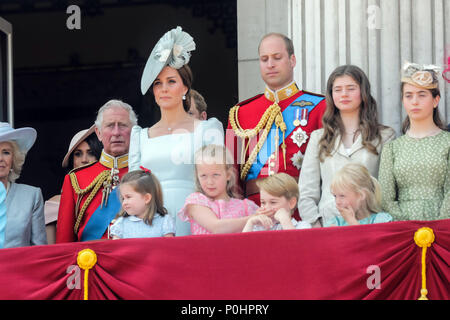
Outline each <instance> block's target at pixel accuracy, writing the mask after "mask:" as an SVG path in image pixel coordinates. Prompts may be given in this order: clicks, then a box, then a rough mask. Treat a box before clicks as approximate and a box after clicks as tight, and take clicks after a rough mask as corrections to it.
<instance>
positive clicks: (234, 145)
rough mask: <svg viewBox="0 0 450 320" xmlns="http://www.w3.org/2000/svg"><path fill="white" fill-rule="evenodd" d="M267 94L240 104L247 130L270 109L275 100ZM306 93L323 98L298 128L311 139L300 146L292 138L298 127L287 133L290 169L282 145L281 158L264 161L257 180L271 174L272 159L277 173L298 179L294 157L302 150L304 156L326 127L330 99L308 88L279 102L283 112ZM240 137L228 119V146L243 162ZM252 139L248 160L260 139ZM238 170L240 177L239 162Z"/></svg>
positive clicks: (241, 119)
mask: <svg viewBox="0 0 450 320" xmlns="http://www.w3.org/2000/svg"><path fill="white" fill-rule="evenodd" d="M269 93H270V92H269ZM266 94H267V90H266ZM266 94H261V95H258V96H255V97H253V98H251V99H248V100H246V101H244V102H242V103H240V104H238V105H239V106H240V107H239V110H238V116H237V118H238V121H239V125H240V126H241V127H242V128H243V129H253V128H255V127H256V126H257V124H258V122H259V121H260V119H261V117H262V115H263V114H264V112H265V111H266V109H267V108H268V107H270V106H271V105H272V104H273V103H274V102H273V97H270V95H268V97H269V98H271V99H272V100H269V99H268V98H267V96H266ZM305 94H308V95H310V96H314V97H317V98H319V100H322V101H320V102H319V103H318V104H317V105H316V106H315V107H314V108H313V109H312V110H311V112H309V113H308V116H307V119H308V120H307V121H308V122H307V124H306V125H305V126H302V125H300V126H297V127H296V129H298V128H301V129H302V130H303V131H304V132H305V133H306V135H307V137H308V139H307V140H306V142H305V143H303V144H302V145H301V146H300V147H299V146H298V145H297V144H296V143H295V142H294V141H293V140H292V139H291V136H292V135H293V134H294V132H295V131H296V129H295V130H294V131H293V132H291V133H290V134H289V135H286V136H285V144H286V169H285V168H284V159H283V151H282V148H281V147H279V148H278V157H277V159H276V161H274V160H273V159H272V160H270V159H268V161H267V162H266V163H265V164H264V167H263V168H262V169H261V171H260V172H259V174H258V176H257V179H260V178H264V177H267V176H268V172H269V169H270V166H269V162H271V161H272V162H275V166H274V168H275V173H276V172H286V173H287V174H289V175H291V176H293V177H294V178H296V179H297V180H298V177H299V174H300V170H299V169H297V167H296V166H295V165H294V164H293V162H292V160H291V158H292V157H293V156H294V154H297V153H298V152H299V151H300V152H301V153H302V154H303V155H304V154H305V151H306V147H307V145H308V141H309V136H310V135H311V132H312V131H314V130H317V129H319V128H321V127H322V116H323V114H324V112H325V109H326V101H325V99H324V96H323V95H319V94H314V93H310V92H305V91H301V90H300V91H298V92H296V93H295V91H294V94H293V95H292V96H289V97H288V98H286V99H284V100H280V101H279V102H278V105H279V106H280V108H281V111H282V112H283V111H284V110H285V109H286V108H287V107H288V106H290V105H291V104H292V103H293V102H294V101H295V100H297V99H298V98H299V99H300V102H301V96H302V95H305ZM305 97H306V96H305ZM292 112H296V108H292ZM292 116H293V117H294V118H296V115H292ZM299 118H301V115H300V116H299ZM285 121H286V119H285ZM279 139H280V140H279V141H280V142H282V134H281V132H280V134H279ZM238 140H240V138H238V137H237V136H236V134H235V133H234V132H233V129H232V126H231V124H230V121H228V128H227V133H226V145H227V147H228V149H229V150H230V151H231V153H232V154H233V158H234V161H235V164H236V163H239V161H240V159H239V158H238V157H239V153H240V152H241V147H240V146H239V144H238ZM252 140H253V141H252V142H251V143H250V147H249V150H247V152H246V158H245V159H248V156H249V154H250V152H251V150H252V149H253V148H254V146H255V145H256V141H257V138H253V139H252ZM272 166H273V165H272ZM237 170H238V172H239V176H240V166H239V165H237ZM245 185H246V183H245V181H240V186H241V187H242V189H243V190H244V192H245V191H246V190H245V189H246V187H245ZM247 197H248V198H249V199H251V200H253V201H254V202H256V203H257V204H259V203H260V201H259V193H257V194H253V195H248V196H247Z"/></svg>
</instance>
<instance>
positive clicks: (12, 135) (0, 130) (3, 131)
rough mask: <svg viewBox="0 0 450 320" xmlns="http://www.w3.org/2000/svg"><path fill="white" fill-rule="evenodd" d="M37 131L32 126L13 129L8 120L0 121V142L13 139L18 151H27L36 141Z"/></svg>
mask: <svg viewBox="0 0 450 320" xmlns="http://www.w3.org/2000/svg"><path fill="white" fill-rule="evenodd" d="M36 136H37V132H36V130H35V129H34V128H30V127H24V128H18V129H14V128H13V127H11V125H10V124H9V123H8V122H0V142H5V141H15V142H16V143H17V145H18V146H19V149H20V151H22V152H24V153H27V152H28V151H29V150H30V149H31V147H32V146H33V144H34V142H35V141H36Z"/></svg>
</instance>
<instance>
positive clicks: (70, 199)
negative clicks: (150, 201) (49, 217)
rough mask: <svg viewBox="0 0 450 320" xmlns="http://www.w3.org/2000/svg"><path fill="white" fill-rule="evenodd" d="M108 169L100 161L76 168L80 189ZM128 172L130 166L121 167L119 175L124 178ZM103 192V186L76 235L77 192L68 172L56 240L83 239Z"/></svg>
mask: <svg viewBox="0 0 450 320" xmlns="http://www.w3.org/2000/svg"><path fill="white" fill-rule="evenodd" d="M105 170H108V171H110V170H111V169H109V168H108V167H106V166H104V165H103V164H101V163H100V162H95V163H94V164H91V165H88V166H87V167H82V168H79V169H75V170H74V171H72V172H74V173H75V175H76V178H77V181H78V185H79V187H80V189H85V188H86V187H87V186H89V184H90V183H91V182H92V181H93V180H94V179H95V178H96V177H97V176H98V175H99V174H100V173H101V172H103V171H105ZM127 172H128V167H125V168H122V169H119V177H120V178H122V176H123V175H124V174H126V173H127ZM102 192H103V187H102V188H100V189H99V190H98V192H97V193H96V194H95V196H94V198H93V199H92V202H91V203H90V204H89V205H88V207H87V208H86V211H85V213H84V215H83V218H82V220H81V223H80V226H79V229H78V233H77V235H75V232H74V226H75V222H76V216H75V214H76V213H75V205H76V202H77V198H78V196H77V194H76V193H75V190H74V189H73V186H72V183H71V181H70V176H69V174H67V175H66V176H65V178H64V183H63V187H62V193H61V201H60V204H59V211H58V221H57V227H56V242H57V243H61V242H73V241H78V239H81V235H82V233H83V230H84V227H85V226H86V223H87V222H88V221H89V219H90V217H91V216H92V214H93V213H94V211H95V210H96V209H97V208H98V206H99V205H100V202H101V200H102ZM89 193H90V192H88V193H87V194H85V195H83V198H82V200H81V203H80V206H79V208H81V207H82V206H83V204H84V202H85V201H86V199H87V197H88V196H89ZM106 236H107V234H106V233H105V234H104V235H103V237H102V238H106Z"/></svg>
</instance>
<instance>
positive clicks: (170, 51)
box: [141, 27, 195, 95]
mask: <svg viewBox="0 0 450 320" xmlns="http://www.w3.org/2000/svg"><path fill="white" fill-rule="evenodd" d="M193 50H195V42H194V39H193V38H192V37H191V36H190V35H189V34H188V33H187V32H184V31H182V29H181V27H176V28H174V29H172V30H170V31H168V32H166V33H165V34H164V35H163V36H162V37H161V39H159V41H158V42H157V43H156V45H155V47H154V48H153V50H152V53H151V54H150V57H149V58H148V60H147V63H146V65H145V68H144V72H143V73H142V78H141V92H142V94H143V95H144V94H145V93H146V92H147V91H148V89H149V88H150V87H151V85H152V84H153V81H155V79H156V77H157V76H158V74H159V73H160V72H161V70H162V69H163V68H164V67H165V66H170V67H172V68H174V69H180V68H181V67H183V66H184V65H185V64H187V63H189V60H190V58H191V53H190V52H191V51H193Z"/></svg>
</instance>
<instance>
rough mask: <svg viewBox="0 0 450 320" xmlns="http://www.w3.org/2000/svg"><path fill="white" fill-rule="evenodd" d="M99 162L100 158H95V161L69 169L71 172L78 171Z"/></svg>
mask: <svg viewBox="0 0 450 320" xmlns="http://www.w3.org/2000/svg"><path fill="white" fill-rule="evenodd" d="M97 162H98V160H95V161H93V162H89V163H88V164H84V165H82V166H79V167H76V168H73V169H72V170H70V171H69V174H71V173H72V172H76V171H78V170H81V169H84V168H87V167H90V166H92V165H94V164H96V163H97Z"/></svg>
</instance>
